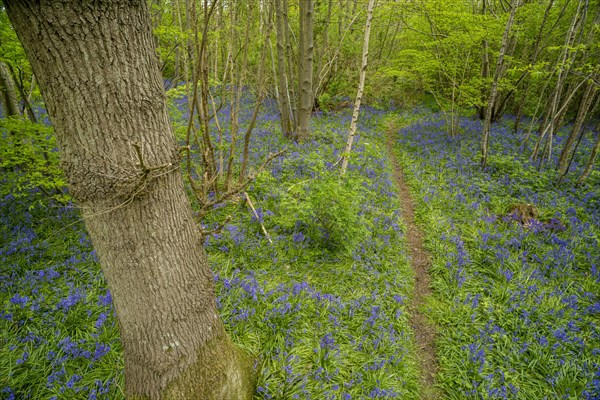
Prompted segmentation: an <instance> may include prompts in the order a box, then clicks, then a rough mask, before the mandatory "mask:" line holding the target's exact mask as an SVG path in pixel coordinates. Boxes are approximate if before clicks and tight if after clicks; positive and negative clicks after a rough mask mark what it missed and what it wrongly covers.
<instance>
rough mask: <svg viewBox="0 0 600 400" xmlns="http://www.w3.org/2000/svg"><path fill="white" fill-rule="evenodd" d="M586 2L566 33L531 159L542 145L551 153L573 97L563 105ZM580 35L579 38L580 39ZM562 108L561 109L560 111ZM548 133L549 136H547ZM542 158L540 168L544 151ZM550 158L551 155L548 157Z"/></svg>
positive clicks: (579, 9)
mask: <svg viewBox="0 0 600 400" xmlns="http://www.w3.org/2000/svg"><path fill="white" fill-rule="evenodd" d="M583 7H584V2H583V1H580V2H579V3H578V6H577V10H576V11H575V14H574V15H573V19H572V20H571V25H570V27H569V30H568V31H567V34H566V35H565V42H564V46H563V49H562V51H561V54H560V56H559V58H558V60H557V62H556V70H557V78H556V84H555V86H554V91H553V92H552V97H551V99H550V102H549V103H548V106H547V107H546V115H545V116H544V119H545V121H546V122H545V123H544V124H542V125H540V136H539V137H538V140H537V142H536V144H535V147H534V149H533V153H532V155H531V160H532V161H533V160H536V159H537V158H538V155H539V150H540V148H541V145H542V144H544V149H548V150H549V151H548V155H550V154H551V148H552V141H553V134H554V132H555V131H556V129H557V128H558V125H559V120H560V119H561V114H562V112H563V111H562V110H564V111H566V106H567V104H568V102H569V101H570V100H571V98H572V97H573V94H574V93H575V92H574V91H573V92H572V94H571V95H570V96H569V95H567V96H566V100H565V101H564V102H563V107H560V106H561V104H560V103H561V99H562V97H563V96H562V95H563V92H564V86H565V82H566V78H567V74H568V72H569V70H570V68H571V66H572V64H573V62H574V60H575V58H576V55H577V49H576V48H573V46H574V45H575V44H576V40H579V39H580V35H577V31H578V30H579V29H580V28H581V27H582V12H583ZM578 37H579V39H578ZM559 110H561V111H559ZM546 134H548V136H546ZM542 153H543V154H542V160H541V161H540V164H539V166H540V168H541V165H542V163H543V158H544V153H545V151H543V152H542ZM548 159H550V157H548Z"/></svg>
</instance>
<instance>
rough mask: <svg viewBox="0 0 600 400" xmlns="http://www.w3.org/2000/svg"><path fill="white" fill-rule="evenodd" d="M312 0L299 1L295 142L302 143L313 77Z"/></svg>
mask: <svg viewBox="0 0 600 400" xmlns="http://www.w3.org/2000/svg"><path fill="white" fill-rule="evenodd" d="M313 11H314V4H313V0H300V35H299V36H300V41H299V52H298V57H299V59H300V62H299V64H298V88H299V91H298V93H299V95H298V126H297V129H296V140H298V141H300V142H302V141H305V140H308V138H309V137H310V114H311V113H312V106H313V94H312V75H313Z"/></svg>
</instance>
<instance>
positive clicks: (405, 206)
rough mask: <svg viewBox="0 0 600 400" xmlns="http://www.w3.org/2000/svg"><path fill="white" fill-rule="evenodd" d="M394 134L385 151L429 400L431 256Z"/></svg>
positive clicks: (434, 393)
mask: <svg viewBox="0 0 600 400" xmlns="http://www.w3.org/2000/svg"><path fill="white" fill-rule="evenodd" d="M394 133H395V131H393V130H392V129H386V148H387V153H388V156H389V159H390V163H391V166H392V170H393V171H392V172H393V178H394V183H395V184H396V186H397V188H398V199H399V201H400V207H401V215H402V216H403V220H404V224H405V225H406V244H407V247H408V248H407V251H408V255H409V259H410V265H411V268H412V270H413V272H414V277H415V280H414V282H415V283H414V292H413V297H412V299H411V303H410V304H409V311H410V325H411V327H412V330H413V332H414V335H415V345H416V351H417V357H416V358H417V360H419V362H420V365H419V370H420V377H419V380H420V385H421V399H424V400H429V399H435V398H439V397H440V393H438V392H439V391H438V390H437V389H436V388H435V386H434V385H435V377H436V373H437V371H438V362H437V359H436V351H435V336H436V331H435V327H434V326H433V324H432V323H431V322H430V321H429V319H428V317H427V316H426V315H425V313H424V310H423V308H424V306H425V301H426V298H427V297H428V296H430V295H431V284H430V283H431V277H430V276H429V267H430V266H431V255H430V254H429V252H428V251H427V250H426V249H425V246H424V244H423V237H424V234H423V231H422V230H421V228H420V227H419V226H418V225H417V224H416V222H415V202H414V200H413V198H412V195H411V193H410V189H409V187H408V185H407V183H406V181H405V179H404V174H403V172H402V169H401V168H400V164H399V163H398V160H397V159H396V156H395V154H394Z"/></svg>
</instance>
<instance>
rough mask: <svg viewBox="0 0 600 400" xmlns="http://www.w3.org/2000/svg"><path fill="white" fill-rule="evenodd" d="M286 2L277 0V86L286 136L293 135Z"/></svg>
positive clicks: (282, 123) (282, 127)
mask: <svg viewBox="0 0 600 400" xmlns="http://www.w3.org/2000/svg"><path fill="white" fill-rule="evenodd" d="M283 7H284V4H283V2H282V1H280V0H275V14H276V15H275V21H276V22H275V26H276V32H277V34H276V39H277V81H276V82H277V83H278V85H277V88H278V90H279V92H278V99H279V112H280V113H281V129H282V131H283V135H284V136H285V137H288V138H291V137H292V136H293V128H292V126H293V119H294V118H293V112H292V104H291V99H290V91H289V88H288V84H289V81H290V79H289V77H288V74H287V68H286V45H285V39H286V35H285V21H284V18H283V16H284V10H283Z"/></svg>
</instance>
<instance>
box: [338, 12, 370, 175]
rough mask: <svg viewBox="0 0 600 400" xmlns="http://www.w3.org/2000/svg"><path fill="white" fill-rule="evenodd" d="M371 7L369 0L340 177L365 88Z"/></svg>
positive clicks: (346, 166)
mask: <svg viewBox="0 0 600 400" xmlns="http://www.w3.org/2000/svg"><path fill="white" fill-rule="evenodd" d="M373 7H375V0H369V5H368V8H367V22H365V39H364V41H363V51H362V65H361V67H360V77H359V80H358V91H357V92H356V99H355V100H354V110H353V111H352V121H351V122H350V132H349V133H348V140H347V141H346V147H345V148H344V153H343V155H342V169H341V174H342V175H344V174H345V173H346V169H347V168H348V158H349V157H350V152H351V151H352V143H353V142H354V136H355V135H356V125H357V122H358V113H359V112H360V103H361V101H362V96H363V90H364V88H365V78H366V76H367V61H368V58H369V37H370V36H371V19H372V18H373Z"/></svg>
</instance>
